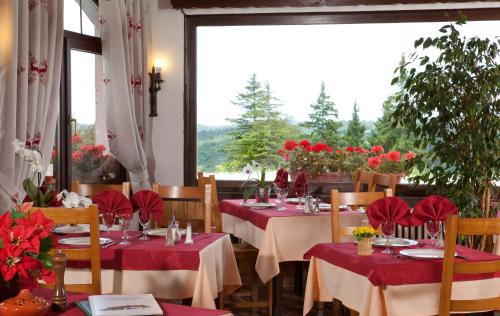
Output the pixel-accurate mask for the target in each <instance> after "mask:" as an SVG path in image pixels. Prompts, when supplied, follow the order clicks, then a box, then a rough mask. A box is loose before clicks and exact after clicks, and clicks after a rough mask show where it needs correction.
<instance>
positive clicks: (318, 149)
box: [312, 143, 326, 153]
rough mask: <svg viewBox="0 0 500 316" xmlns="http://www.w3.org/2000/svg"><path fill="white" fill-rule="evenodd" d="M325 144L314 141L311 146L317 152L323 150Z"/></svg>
mask: <svg viewBox="0 0 500 316" xmlns="http://www.w3.org/2000/svg"><path fill="white" fill-rule="evenodd" d="M325 146H326V145H325V144H323V143H316V144H314V146H313V147H312V151H314V152H315V153H319V152H321V151H323V150H324V149H325Z"/></svg>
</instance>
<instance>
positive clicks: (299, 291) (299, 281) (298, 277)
mask: <svg viewBox="0 0 500 316" xmlns="http://www.w3.org/2000/svg"><path fill="white" fill-rule="evenodd" d="M294 269H295V295H298V296H302V295H304V270H303V265H302V261H296V262H294Z"/></svg>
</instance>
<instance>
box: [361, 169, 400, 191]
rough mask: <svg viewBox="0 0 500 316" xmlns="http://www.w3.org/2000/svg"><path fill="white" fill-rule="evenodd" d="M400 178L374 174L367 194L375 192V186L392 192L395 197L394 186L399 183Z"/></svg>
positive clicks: (391, 175) (393, 175) (392, 175)
mask: <svg viewBox="0 0 500 316" xmlns="http://www.w3.org/2000/svg"><path fill="white" fill-rule="evenodd" d="M400 177H401V176H398V175H395V174H380V173H376V174H374V175H373V179H372V183H371V185H370V186H369V188H368V191H369V192H375V191H376V189H377V186H381V187H384V188H388V189H391V190H392V194H394V195H396V185H397V184H398V182H399V179H400Z"/></svg>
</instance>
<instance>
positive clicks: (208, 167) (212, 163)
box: [197, 126, 234, 172]
mask: <svg viewBox="0 0 500 316" xmlns="http://www.w3.org/2000/svg"><path fill="white" fill-rule="evenodd" d="M233 131H234V128H232V127H221V128H213V129H207V128H205V129H203V127H202V126H198V150H197V153H198V157H197V164H198V171H203V172H217V171H218V170H219V169H222V165H223V164H224V163H225V162H226V161H227V159H228V158H227V153H226V152H225V148H226V147H227V146H228V144H230V143H231V142H232V141H233V137H232V136H231V135H230V133H231V132H233Z"/></svg>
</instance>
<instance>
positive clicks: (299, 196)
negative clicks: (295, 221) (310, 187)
mask: <svg viewBox="0 0 500 316" xmlns="http://www.w3.org/2000/svg"><path fill="white" fill-rule="evenodd" d="M304 195H305V191H304V190H298V191H297V192H296V193H295V196H296V197H297V198H298V199H299V204H298V205H297V208H298V209H302V199H303V198H304Z"/></svg>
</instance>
